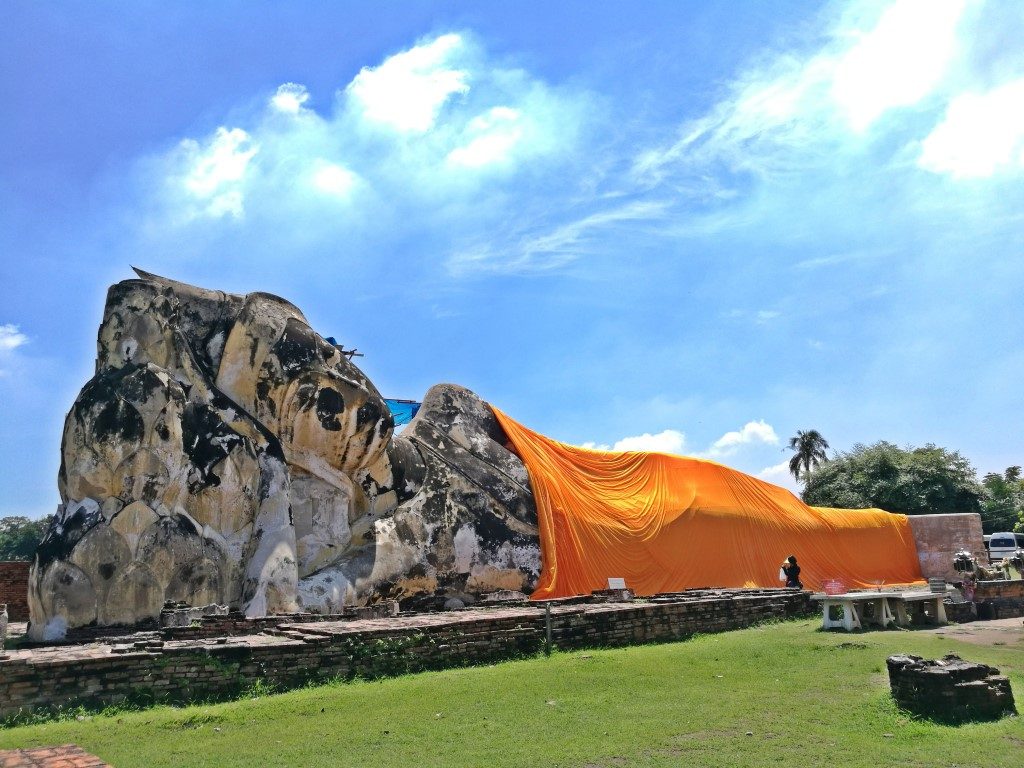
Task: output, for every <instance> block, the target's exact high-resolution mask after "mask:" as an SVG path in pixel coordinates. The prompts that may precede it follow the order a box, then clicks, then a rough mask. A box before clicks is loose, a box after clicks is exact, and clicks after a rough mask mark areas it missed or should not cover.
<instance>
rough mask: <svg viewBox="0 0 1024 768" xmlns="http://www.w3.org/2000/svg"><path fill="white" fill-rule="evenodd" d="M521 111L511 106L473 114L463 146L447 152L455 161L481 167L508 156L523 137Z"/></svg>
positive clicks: (451, 160) (450, 159) (449, 159)
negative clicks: (478, 114)
mask: <svg viewBox="0 0 1024 768" xmlns="http://www.w3.org/2000/svg"><path fill="white" fill-rule="evenodd" d="M522 123H523V120H522V113H521V112H520V111H519V110H518V109H512V108H510V107H494V108H492V109H491V110H489V111H488V112H487V113H486V114H484V115H480V116H479V117H475V118H473V119H472V120H471V121H470V122H469V125H468V126H466V132H467V134H469V136H470V137H471V138H470V140H469V142H468V143H467V144H465V145H463V146H460V147H456V148H455V149H453V150H452V151H451V152H449V153H448V161H449V162H451V163H454V164H455V165H464V166H468V167H470V168H480V167H482V166H485V165H491V164H493V163H499V162H502V161H503V160H506V159H507V158H508V157H509V155H510V153H511V152H512V150H513V149H514V148H515V146H516V145H517V144H518V143H519V142H520V140H521V139H522V138H523V132H524V130H523V124H522Z"/></svg>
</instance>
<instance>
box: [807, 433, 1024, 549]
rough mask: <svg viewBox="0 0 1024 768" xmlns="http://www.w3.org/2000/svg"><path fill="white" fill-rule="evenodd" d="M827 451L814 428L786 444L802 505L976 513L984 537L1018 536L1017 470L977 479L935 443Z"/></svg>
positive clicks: (1022, 508)
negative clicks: (800, 488) (800, 486)
mask: <svg viewBox="0 0 1024 768" xmlns="http://www.w3.org/2000/svg"><path fill="white" fill-rule="evenodd" d="M828 448H829V445H828V441H826V440H825V438H824V437H822V435H821V433H819V432H818V431H817V430H813V429H812V430H808V431H807V432H804V431H798V432H797V433H796V435H795V436H794V437H792V438H790V441H789V449H790V450H792V451H793V456H792V457H791V459H790V462H789V469H790V472H791V473H792V474H793V477H795V478H796V479H797V481H799V482H802V483H803V491H802V493H801V496H802V497H803V500H804V502H806V503H807V504H810V505H812V506H816V507H840V508H843V509H863V508H866V507H878V508H879V509H884V510H886V511H888V512H900V513H903V514H905V515H925V514H943V513H950V512H976V513H978V514H979V515H981V523H982V529H983V530H984V532H985V533H994V532H996V531H1013V530H1017V531H1024V478H1022V477H1021V468H1020V467H1018V466H1013V467H1007V468H1006V470H1004V471H1003V472H1002V473H998V472H989V473H988V474H986V475H984V476H983V477H982V478H981V479H980V480H979V479H978V476H977V473H976V472H975V470H974V467H972V466H971V463H970V462H969V461H968V460H967V459H966V458H964V457H963V456H962V455H960V453H958V452H957V451H951V450H948V449H946V448H941V447H939V446H937V445H932V444H928V445H925V446H923V447H920V448H914V447H909V448H900V447H899V446H897V445H894V444H893V443H890V442H887V441H884V440H882V441H879V442H877V443H874V444H872V445H863V444H857V445H855V446H853V448H851V449H850V450H849V451H845V452H838V453H836V454H835V455H834V456H832V457H831V458H829V456H828V455H827V451H828Z"/></svg>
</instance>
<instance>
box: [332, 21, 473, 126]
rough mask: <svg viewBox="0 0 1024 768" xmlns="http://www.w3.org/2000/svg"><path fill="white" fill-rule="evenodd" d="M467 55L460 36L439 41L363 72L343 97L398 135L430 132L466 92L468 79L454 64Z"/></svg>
mask: <svg viewBox="0 0 1024 768" xmlns="http://www.w3.org/2000/svg"><path fill="white" fill-rule="evenodd" d="M464 52H465V44H464V41H463V39H462V37H461V36H460V35H456V34H448V35H442V36H440V37H438V38H435V39H434V40H432V41H430V42H429V43H424V44H422V45H417V46H415V47H414V48H411V49H409V50H408V51H403V52H402V53H398V54H395V55H394V56H391V57H390V58H388V59H386V60H385V61H384V63H383V64H381V65H380V66H379V67H375V68H370V67H366V68H364V69H363V70H362V71H361V72H360V73H359V74H358V75H356V77H355V79H354V80H353V81H352V82H351V83H350V84H349V85H348V88H347V89H346V92H347V93H348V94H349V95H350V96H351V97H352V99H353V101H354V102H355V103H356V104H357V105H358V106H359V107H360V109H361V111H362V114H363V116H364V117H365V118H366V119H368V120H370V121H373V122H377V123H382V124H384V125H388V126H390V127H392V128H394V129H395V130H397V131H401V132H409V133H423V132H425V131H428V130H430V129H431V128H432V127H433V126H434V123H435V121H436V120H437V116H438V113H439V112H440V111H441V108H442V107H443V106H444V104H445V102H446V101H448V99H449V98H450V97H452V96H453V95H455V94H465V93H467V92H468V91H469V83H468V80H469V73H468V72H467V71H465V70H464V69H458V68H456V66H455V65H454V64H453V61H454V60H455V59H456V58H458V56H459V54H461V53H464Z"/></svg>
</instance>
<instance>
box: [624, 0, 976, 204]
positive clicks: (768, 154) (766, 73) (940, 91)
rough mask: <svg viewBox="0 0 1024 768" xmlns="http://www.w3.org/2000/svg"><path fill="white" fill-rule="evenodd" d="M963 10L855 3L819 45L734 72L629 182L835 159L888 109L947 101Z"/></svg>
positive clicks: (854, 147)
mask: <svg viewBox="0 0 1024 768" xmlns="http://www.w3.org/2000/svg"><path fill="white" fill-rule="evenodd" d="M965 7H966V6H965V3H964V2H963V1H962V0H897V2H893V3H890V4H889V5H888V6H884V5H880V4H879V3H877V2H873V1H872V2H867V1H865V2H860V3H854V4H852V5H851V6H849V7H848V8H847V10H846V11H845V12H844V13H842V14H841V15H840V16H839V17H837V18H835V19H833V20H831V22H830V23H829V25H828V28H827V29H826V30H825V31H824V39H825V42H824V44H818V45H817V46H807V47H805V48H803V49H801V48H799V47H794V48H793V49H785V50H777V51H774V52H770V53H768V54H767V55H765V56H763V57H761V58H760V59H758V61H757V64H756V65H755V66H753V67H752V68H750V69H749V70H747V71H745V72H743V73H741V74H739V75H738V76H737V77H736V78H735V79H734V80H733V81H732V82H731V83H730V84H729V86H728V89H727V91H726V93H725V95H724V96H723V98H722V99H721V100H720V101H719V102H718V103H717V104H715V106H714V107H712V108H711V109H710V110H709V111H708V112H707V113H706V114H705V115H703V116H701V117H698V118H696V119H693V120H691V121H689V122H687V123H686V124H685V125H683V126H682V128H681V130H680V134H679V138H678V139H677V140H676V141H675V142H674V143H673V144H671V145H669V146H667V147H661V148H655V149H650V150H646V151H644V152H641V153H640V155H639V156H638V158H637V159H636V161H635V164H634V169H633V170H634V175H635V177H636V178H637V179H638V180H640V181H642V182H644V183H647V184H658V183H660V182H662V181H663V180H665V178H666V177H667V176H670V175H671V174H673V173H676V172H677V171H678V170H679V166H680V165H682V166H684V167H687V166H692V167H702V166H705V165H708V164H710V163H713V162H724V163H725V164H726V165H727V166H728V167H730V168H731V169H732V170H736V171H747V172H753V173H756V174H759V175H770V174H773V173H780V174H781V173H789V172H792V171H794V170H796V169H799V168H802V167H808V166H815V165H822V166H828V165H829V164H831V163H832V162H834V153H835V149H836V147H837V146H841V147H843V148H844V149H847V150H849V151H859V148H860V147H861V146H862V145H863V139H862V137H861V134H864V133H865V132H867V131H868V130H874V129H875V128H876V127H877V126H878V125H879V123H880V122H881V121H882V118H883V117H884V116H885V115H886V114H887V113H890V112H892V111H894V110H897V109H901V108H908V107H915V108H918V107H921V106H923V105H926V103H927V102H928V100H929V99H932V98H939V99H943V98H947V97H948V91H949V90H950V89H951V88H954V87H955V84H956V83H957V82H959V80H958V78H960V77H962V73H961V72H959V71H957V70H956V65H957V63H958V61H959V59H960V58H962V56H963V54H964V50H963V49H964V46H965V42H964V39H965V38H969V37H970V33H969V32H968V31H965V30H964V26H965V22H964V19H965V17H966V14H965V13H964V9H965Z"/></svg>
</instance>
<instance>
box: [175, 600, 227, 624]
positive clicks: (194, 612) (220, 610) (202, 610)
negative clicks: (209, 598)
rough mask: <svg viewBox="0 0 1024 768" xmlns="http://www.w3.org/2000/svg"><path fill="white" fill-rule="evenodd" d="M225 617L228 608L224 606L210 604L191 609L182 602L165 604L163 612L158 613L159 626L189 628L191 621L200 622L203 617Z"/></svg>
mask: <svg viewBox="0 0 1024 768" xmlns="http://www.w3.org/2000/svg"><path fill="white" fill-rule="evenodd" d="M227 615H228V606H226V605H217V604H216V603H211V604H210V605H202V606H195V607H192V606H190V605H189V604H188V603H184V602H178V603H174V602H169V603H165V604H164V608H163V610H162V611H160V626H161V627H189V626H191V625H192V622H193V621H200V620H201V619H202V618H203V617H204V616H227Z"/></svg>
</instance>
